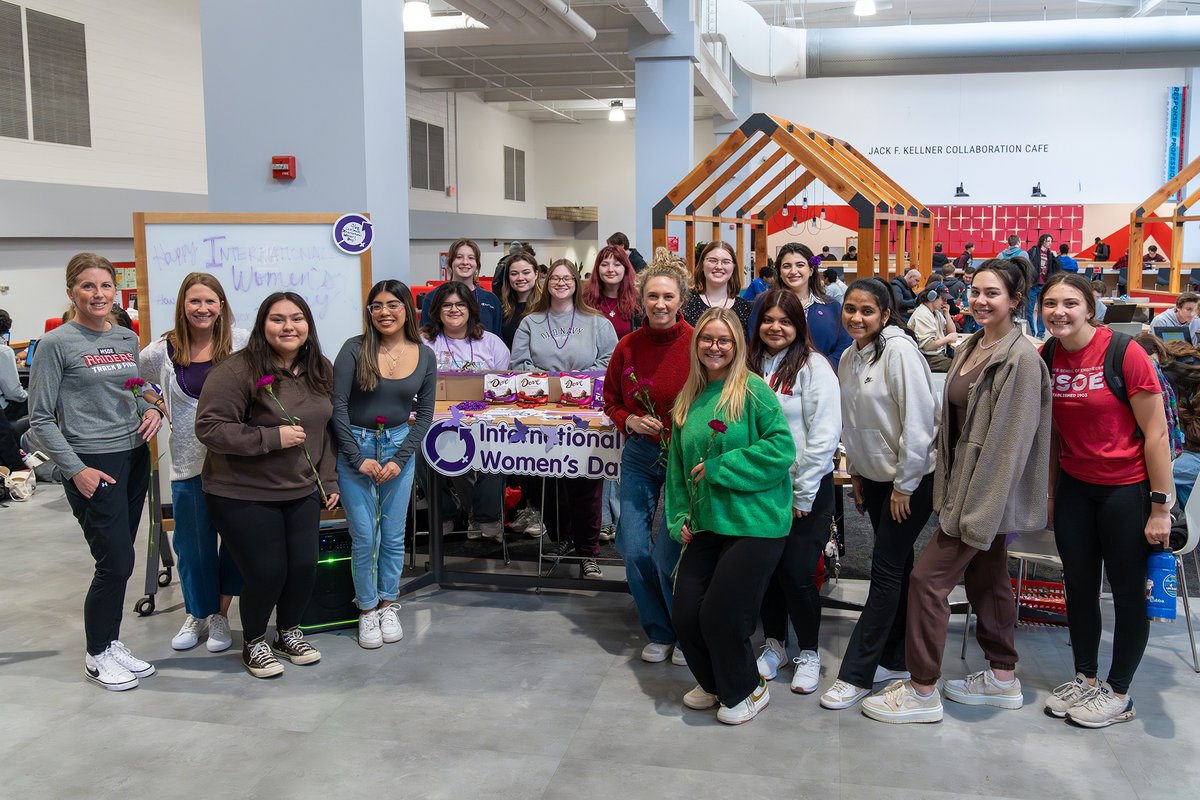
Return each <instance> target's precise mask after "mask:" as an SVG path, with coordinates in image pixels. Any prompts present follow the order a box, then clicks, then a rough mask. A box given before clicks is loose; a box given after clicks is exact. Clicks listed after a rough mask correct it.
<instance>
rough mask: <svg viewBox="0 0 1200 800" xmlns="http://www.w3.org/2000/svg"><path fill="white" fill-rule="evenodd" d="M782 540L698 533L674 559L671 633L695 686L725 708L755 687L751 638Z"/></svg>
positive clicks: (734, 703) (756, 675) (738, 701)
mask: <svg viewBox="0 0 1200 800" xmlns="http://www.w3.org/2000/svg"><path fill="white" fill-rule="evenodd" d="M783 542H784V539H783V538H782V537H781V538H778V539H760V538H756V537H753V536H722V535H721V534H718V533H713V532H711V531H700V532H698V533H697V534H696V535H695V537H694V538H693V539H692V541H691V543H690V544H688V545H686V546H684V548H683V555H682V556H681V557H680V559H679V574H678V576H677V577H676V579H675V601H674V607H673V610H672V613H671V620H672V622H673V623H674V625H675V634H676V635H677V636H678V637H679V645H680V646H681V647H682V648H683V655H684V656H685V657H686V658H687V662H688V667H690V668H691V670H692V674H693V675H695V676H696V682H697V683H699V684H700V686H701V688H703V689H704V691H706V692H711V693H713V694H716V695H717V696H718V697H719V698H721V703H722V704H724V705H725V706H727V707H730V708H732V707H733V706H735V705H737V704H738V703H740V702H742V701H743V700H745V699H746V698H747V697H749V696H750V693H751V692H753V691H754V690H755V688H757V686H758V681H759V677H758V667H757V666H755V663H754V650H753V648H752V647H751V645H750V636H751V635H752V634H753V633H754V627H755V622H756V621H757V617H758V610H759V608H760V607H761V606H762V596H763V592H764V591H766V588H767V581H768V580H770V578H771V573H773V572H774V571H775V567H776V566H777V565H778V564H779V556H780V554H781V553H783Z"/></svg>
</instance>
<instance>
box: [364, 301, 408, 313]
mask: <svg viewBox="0 0 1200 800" xmlns="http://www.w3.org/2000/svg"><path fill="white" fill-rule="evenodd" d="M385 308H386V309H387V310H388V311H390V312H392V313H393V314H395V313H396V312H397V311H399V310H400V309H402V308H404V303H401V302H400V301H399V300H390V301H388V302H386V303H371V304H370V305H368V306H367V311H370V312H371V313H372V314H382V313H383V310H384V309H385Z"/></svg>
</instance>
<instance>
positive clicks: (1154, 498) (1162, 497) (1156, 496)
mask: <svg viewBox="0 0 1200 800" xmlns="http://www.w3.org/2000/svg"><path fill="white" fill-rule="evenodd" d="M1173 499H1174V498H1173V497H1171V495H1169V494H1164V493H1163V492H1151V493H1150V502H1151V503H1154V504H1156V505H1160V506H1167V505H1170V504H1171V501H1172V500H1173Z"/></svg>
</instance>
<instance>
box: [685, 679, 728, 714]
mask: <svg viewBox="0 0 1200 800" xmlns="http://www.w3.org/2000/svg"><path fill="white" fill-rule="evenodd" d="M719 702H720V700H719V699H718V698H717V696H716V695H715V694H710V693H708V692H706V691H704V688H703V687H702V686H700V684H696V687H695V688H694V689H692V690H691V691H690V692H688V693H687V694H685V695H684V696H683V704H684V705H685V706H687V707H688V708H694V709H696V710H697V711H704V710H706V709H709V708H712V707H713V706H715V705H716V704H717V703H719Z"/></svg>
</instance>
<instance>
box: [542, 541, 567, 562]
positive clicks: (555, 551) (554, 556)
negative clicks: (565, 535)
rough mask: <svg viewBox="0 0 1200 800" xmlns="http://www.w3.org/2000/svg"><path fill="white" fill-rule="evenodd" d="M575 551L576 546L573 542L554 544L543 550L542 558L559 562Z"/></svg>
mask: <svg viewBox="0 0 1200 800" xmlns="http://www.w3.org/2000/svg"><path fill="white" fill-rule="evenodd" d="M574 549H575V545H574V544H572V543H571V542H554V543H552V544H548V545H546V547H545V549H543V550H542V558H544V559H545V560H547V561H558V560H559V559H560V558H563V557H564V556H568V555H570V554H571V551H572V550H574Z"/></svg>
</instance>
